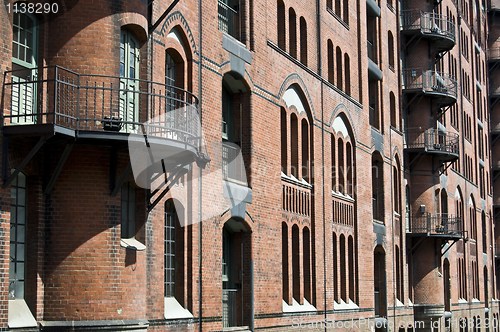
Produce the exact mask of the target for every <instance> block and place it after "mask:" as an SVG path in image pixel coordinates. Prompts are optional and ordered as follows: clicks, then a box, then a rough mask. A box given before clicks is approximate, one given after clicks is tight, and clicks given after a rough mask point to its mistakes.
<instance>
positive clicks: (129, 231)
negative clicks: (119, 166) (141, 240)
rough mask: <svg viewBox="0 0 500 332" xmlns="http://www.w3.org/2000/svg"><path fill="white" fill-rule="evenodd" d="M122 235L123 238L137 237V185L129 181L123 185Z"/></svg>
mask: <svg viewBox="0 0 500 332" xmlns="http://www.w3.org/2000/svg"><path fill="white" fill-rule="evenodd" d="M121 206H122V212H121V236H122V239H133V238H135V233H136V227H135V213H136V199H135V187H134V185H133V184H132V183H130V182H127V183H125V184H124V185H123V186H122V191H121Z"/></svg>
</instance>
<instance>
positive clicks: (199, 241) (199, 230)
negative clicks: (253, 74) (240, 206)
mask: <svg viewBox="0 0 500 332" xmlns="http://www.w3.org/2000/svg"><path fill="white" fill-rule="evenodd" d="M201 2H202V0H198V45H199V49H200V56H199V62H198V113H199V117H200V126H201V124H202V123H203V119H202V116H201V105H202V103H201V101H202V95H201V93H202V91H201V90H202V89H201V82H202V80H201V66H202V54H203V53H202V48H201V47H202V44H201V42H202V24H201V18H202V15H201V7H202V6H201ZM200 129H201V128H200ZM199 144H200V148H201V141H200V143H199ZM202 172H203V171H202V168H201V167H199V173H198V214H199V222H198V306H199V307H198V330H199V331H200V332H202V331H203V328H202V317H203V306H202V299H203V296H202V295H203V287H202V286H203V278H202V277H203V276H202V273H201V268H202V257H203V255H202V252H201V250H202V248H203V247H202V230H203V227H202V210H201V208H202V204H201V199H202V195H201V189H202V181H201V175H202Z"/></svg>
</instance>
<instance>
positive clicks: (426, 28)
mask: <svg viewBox="0 0 500 332" xmlns="http://www.w3.org/2000/svg"><path fill="white" fill-rule="evenodd" d="M401 33H402V34H404V35H406V36H414V37H420V38H424V39H426V40H430V41H433V42H434V43H435V47H436V49H435V52H436V53H441V52H445V51H449V50H451V49H452V48H453V47H454V46H455V44H456V33H455V23H453V22H452V21H450V20H448V19H447V18H446V16H443V15H440V14H436V13H426V12H422V11H420V10H405V11H402V13H401ZM406 46H408V44H407V45H406Z"/></svg>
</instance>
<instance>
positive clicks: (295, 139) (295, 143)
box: [290, 113, 299, 179]
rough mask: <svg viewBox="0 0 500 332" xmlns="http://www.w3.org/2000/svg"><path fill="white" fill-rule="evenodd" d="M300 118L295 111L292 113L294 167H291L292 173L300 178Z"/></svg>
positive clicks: (291, 134)
mask: <svg viewBox="0 0 500 332" xmlns="http://www.w3.org/2000/svg"><path fill="white" fill-rule="evenodd" d="M297 122H298V120H297V115H295V113H292V116H291V133H290V140H291V151H290V152H291V157H292V165H291V166H292V167H291V174H292V175H293V176H294V177H295V178H297V179H298V178H299V132H298V131H299V129H298V123H297Z"/></svg>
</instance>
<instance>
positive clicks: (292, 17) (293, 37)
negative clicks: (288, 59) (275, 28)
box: [288, 7, 297, 59]
mask: <svg viewBox="0 0 500 332" xmlns="http://www.w3.org/2000/svg"><path fill="white" fill-rule="evenodd" d="M288 25H289V28H288V33H289V42H288V44H289V45H290V50H289V53H290V55H291V56H293V57H294V58H295V59H297V15H296V14H295V10H293V8H291V7H290V9H289V10H288Z"/></svg>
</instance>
